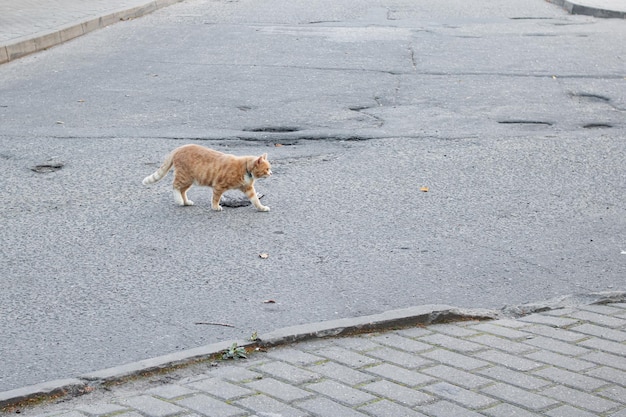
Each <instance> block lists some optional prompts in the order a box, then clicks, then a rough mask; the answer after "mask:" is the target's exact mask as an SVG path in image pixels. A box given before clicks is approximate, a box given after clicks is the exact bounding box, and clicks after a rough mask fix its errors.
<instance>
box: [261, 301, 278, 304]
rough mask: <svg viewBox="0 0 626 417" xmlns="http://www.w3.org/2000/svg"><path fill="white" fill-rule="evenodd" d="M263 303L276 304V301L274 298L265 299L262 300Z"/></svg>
mask: <svg viewBox="0 0 626 417" xmlns="http://www.w3.org/2000/svg"><path fill="white" fill-rule="evenodd" d="M263 303H264V304H276V301H274V300H265V301H263Z"/></svg>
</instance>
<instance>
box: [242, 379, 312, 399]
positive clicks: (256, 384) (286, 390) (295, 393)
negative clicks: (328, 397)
mask: <svg viewBox="0 0 626 417" xmlns="http://www.w3.org/2000/svg"><path fill="white" fill-rule="evenodd" d="M246 386H247V387H248V388H251V389H253V390H255V391H260V392H262V393H264V394H267V395H270V396H272V397H275V398H278V399H279V400H283V401H295V400H300V399H303V398H307V397H311V396H313V394H312V393H310V392H308V391H305V390H302V389H300V388H298V387H294V386H293V385H290V384H286V383H284V382H281V381H278V380H277V379H273V378H263V379H259V380H256V381H252V382H248V383H247V384H246Z"/></svg>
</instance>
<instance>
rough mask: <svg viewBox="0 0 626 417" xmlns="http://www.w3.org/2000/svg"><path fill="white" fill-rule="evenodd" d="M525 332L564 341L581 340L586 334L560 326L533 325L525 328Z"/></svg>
mask: <svg viewBox="0 0 626 417" xmlns="http://www.w3.org/2000/svg"><path fill="white" fill-rule="evenodd" d="M524 331H525V332H528V333H532V334H534V335H540V336H546V337H549V338H551V339H558V340H562V341H563V342H579V341H581V340H583V339H585V337H586V336H585V335H582V334H580V333H577V332H574V331H571V329H568V330H566V329H560V328H558V327H550V326H540V325H533V326H528V327H526V328H525V329H524Z"/></svg>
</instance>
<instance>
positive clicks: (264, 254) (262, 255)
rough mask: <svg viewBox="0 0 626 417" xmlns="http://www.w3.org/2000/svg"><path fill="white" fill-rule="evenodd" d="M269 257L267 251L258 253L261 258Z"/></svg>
mask: <svg viewBox="0 0 626 417" xmlns="http://www.w3.org/2000/svg"><path fill="white" fill-rule="evenodd" d="M269 257H270V255H269V254H268V253H260V254H259V258H261V259H267V258H269Z"/></svg>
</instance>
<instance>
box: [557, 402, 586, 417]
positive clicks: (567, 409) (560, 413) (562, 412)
mask: <svg viewBox="0 0 626 417" xmlns="http://www.w3.org/2000/svg"><path fill="white" fill-rule="evenodd" d="M546 415H548V416H550V417H595V416H596V414H593V413H590V412H588V411H585V410H581V409H580V408H574V407H572V406H571V405H563V406H561V407H557V408H554V409H552V410H550V411H546Z"/></svg>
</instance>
